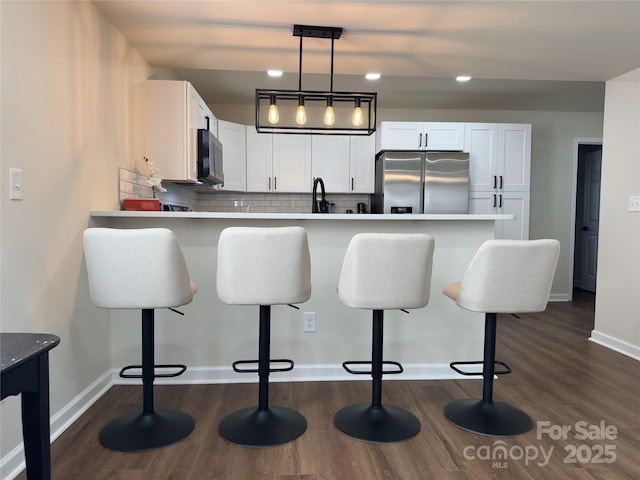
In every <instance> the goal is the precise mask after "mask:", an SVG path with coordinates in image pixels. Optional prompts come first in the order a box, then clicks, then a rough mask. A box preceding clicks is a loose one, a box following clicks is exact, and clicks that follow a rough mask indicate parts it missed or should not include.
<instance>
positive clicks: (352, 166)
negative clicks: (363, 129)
mask: <svg viewBox="0 0 640 480" xmlns="http://www.w3.org/2000/svg"><path fill="white" fill-rule="evenodd" d="M375 147H376V139H375V133H374V134H373V135H369V136H366V137H359V136H353V137H351V142H350V149H351V151H350V155H349V172H350V179H349V182H350V185H349V187H350V189H349V192H351V193H374V191H375V167H376V155H375Z"/></svg>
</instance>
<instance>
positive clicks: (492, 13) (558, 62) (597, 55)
mask: <svg viewBox="0 0 640 480" xmlns="http://www.w3.org/2000/svg"><path fill="white" fill-rule="evenodd" d="M94 3H95V4H96V6H97V7H98V8H99V9H100V10H101V11H102V12H103V13H104V15H105V16H106V17H107V18H108V19H109V20H110V21H111V23H113V24H114V25H115V27H116V28H117V29H118V30H120V32H122V34H123V35H124V36H125V37H126V38H127V40H128V41H129V42H130V43H131V44H132V45H133V46H134V47H135V48H136V50H138V52H140V54H141V55H142V56H143V57H144V59H145V60H146V61H147V62H148V63H149V64H150V65H151V66H152V67H155V68H156V69H157V70H156V73H155V76H158V77H159V78H160V77H162V78H179V79H183V80H189V81H190V82H191V83H193V85H194V86H195V88H196V89H197V90H198V92H199V93H200V94H201V95H202V97H203V98H204V100H205V101H206V102H207V103H208V104H209V105H211V106H215V105H216V104H231V105H240V104H251V103H253V102H254V94H255V89H256V88H276V89H292V90H295V89H297V88H298V80H299V77H298V72H299V68H298V65H299V48H300V39H299V37H294V36H293V34H292V27H293V25H294V24H302V25H320V26H332V27H342V28H343V33H342V36H341V38H340V39H339V40H336V42H335V61H334V62H335V63H334V72H335V74H334V90H335V91H353V92H355V91H360V92H369V91H376V92H378V107H379V108H436V109H440V108H442V109H500V110H509V109H514V110H560V111H563V110H564V111H602V109H603V105H604V82H605V81H606V80H609V79H611V78H614V77H616V76H618V75H621V74H623V73H626V72H628V71H631V70H633V69H635V68H638V67H640V0H627V1H606V0H600V1H595V0H591V1H576V0H572V1H558V0H548V1H517V0H513V1H485V0H471V1H457V0H449V1H401V0H394V1H373V0H353V1H334V0H309V1H305V0H297V1H271V0H261V1H250V0H232V1H218V0H208V1H207V0H200V1H172V0H144V1H138V0H126V1H119V0H108V1H95V2H94ZM302 59H303V64H302V71H303V76H302V88H303V89H304V90H325V91H327V90H329V84H330V75H329V74H330V62H331V42H330V40H326V39H314V38H304V40H303V56H302ZM269 68H279V69H281V70H283V71H284V72H285V74H284V75H283V76H282V77H280V78H278V79H273V78H270V77H267V75H266V70H267V69H269ZM372 71H375V72H379V73H381V74H382V78H381V79H380V80H378V81H376V82H370V81H367V80H365V79H364V77H363V76H364V74H365V73H366V72H372ZM458 74H468V75H471V76H472V77H473V79H472V80H471V81H470V82H467V83H464V84H461V83H457V82H455V80H454V77H455V76H456V75H458Z"/></svg>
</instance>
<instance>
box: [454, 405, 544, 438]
mask: <svg viewBox="0 0 640 480" xmlns="http://www.w3.org/2000/svg"><path fill="white" fill-rule="evenodd" d="M444 415H445V416H446V417H447V418H448V419H449V420H450V421H451V422H452V423H454V424H455V425H457V426H458V427H460V428H462V429H463V430H467V431H469V432H473V433H479V434H481V435H489V436H492V437H512V436H514V435H520V434H522V433H526V432H528V431H529V430H531V429H532V428H533V422H532V421H531V418H529V415H527V414H526V413H524V412H523V411H522V410H518V409H517V408H515V407H512V406H511V405H507V404H506V403H502V402H483V401H482V400H477V399H474V398H465V399H462V400H455V401H453V402H451V403H449V404H448V405H447V406H446V407H444Z"/></svg>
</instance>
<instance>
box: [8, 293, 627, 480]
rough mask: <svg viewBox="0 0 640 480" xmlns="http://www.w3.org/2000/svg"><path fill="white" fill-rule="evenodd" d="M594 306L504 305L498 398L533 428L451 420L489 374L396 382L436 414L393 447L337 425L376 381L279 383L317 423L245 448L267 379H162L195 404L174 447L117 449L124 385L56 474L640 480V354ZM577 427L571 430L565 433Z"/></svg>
mask: <svg viewBox="0 0 640 480" xmlns="http://www.w3.org/2000/svg"><path fill="white" fill-rule="evenodd" d="M593 311H594V302H593V296H592V295H591V294H588V293H586V292H579V291H578V292H576V296H575V300H574V301H573V302H560V303H550V304H549V306H548V308H547V310H546V311H545V312H544V313H540V314H527V315H520V318H518V319H516V318H514V317H512V316H510V315H499V317H498V347H497V358H498V359H501V360H504V361H506V362H508V363H509V364H510V365H511V367H512V368H513V370H514V373H513V374H511V375H503V376H501V377H500V379H499V380H498V381H496V382H495V389H494V399H495V400H499V401H504V402H507V403H510V404H512V405H515V406H518V407H519V408H521V409H523V410H525V411H526V412H527V413H528V414H529V415H530V416H531V417H532V419H533V420H534V429H533V430H532V431H531V432H529V433H526V434H524V435H520V436H517V437H512V438H492V437H486V436H480V435H475V434H472V433H469V432H466V431H463V430H461V429H459V428H457V427H455V426H454V425H453V424H451V423H449V422H448V421H447V420H446V419H445V418H444V416H443V413H442V410H443V407H444V406H445V405H446V404H447V403H448V402H449V401H451V400H454V399H458V398H465V397H477V398H479V397H480V396H481V380H431V381H404V380H388V381H385V383H384V391H383V402H384V403H386V404H390V405H398V406H401V407H404V408H407V409H409V410H411V411H412V412H413V413H414V414H415V415H416V416H417V417H418V418H419V419H420V422H421V424H422V429H421V431H420V432H419V433H418V435H417V436H415V437H413V438H412V439H410V440H407V441H404V442H400V443H393V444H373V443H366V442H362V441H358V440H354V439H352V438H350V437H348V436H346V435H344V434H343V433H341V432H340V431H338V430H337V429H336V428H335V427H334V425H333V415H334V413H335V412H336V411H337V410H338V409H339V408H341V407H343V406H345V405H348V404H350V403H355V402H363V401H367V400H368V399H369V398H370V392H371V390H370V388H371V386H370V382H365V381H353V382H350V381H348V382H307V383H272V384H271V399H270V402H271V404H272V405H285V406H290V407H292V408H295V409H297V410H299V411H300V412H301V413H303V414H304V415H305V417H306V418H307V421H308V429H307V431H306V432H305V433H304V434H303V435H302V436H301V437H300V438H298V439H297V440H295V441H293V442H291V443H288V444H285V445H282V446H278V447H271V448H244V447H240V446H237V445H233V444H230V443H228V442H227V441H225V440H223V439H222V438H221V437H220V436H219V435H218V431H217V429H218V423H219V422H220V420H221V419H222V418H223V417H224V415H225V414H227V413H229V412H230V411H233V410H235V409H237V408H240V407H244V406H250V405H254V404H255V402H256V399H257V386H256V384H233V385H185V386H157V387H156V406H157V407H160V408H179V409H182V410H184V411H187V412H189V413H190V414H191V415H192V416H193V417H194V418H195V420H196V427H195V430H194V431H193V433H192V434H191V435H189V436H188V437H187V438H186V439H184V440H182V441H180V442H178V443H176V444H174V445H170V446H168V447H165V448H161V449H158V450H153V451H149V452H143V453H135V454H134V453H121V452H116V451H111V450H108V449H105V448H103V447H102V446H101V445H100V444H99V442H98V432H99V430H100V429H101V427H102V426H103V425H104V424H105V423H106V422H107V421H109V420H111V419H112V418H115V417H117V416H119V415H121V414H124V413H127V412H130V411H135V410H138V409H139V406H140V404H141V389H140V388H139V387H132V386H114V387H113V388H111V389H110V390H109V391H108V392H107V393H106V394H105V395H104V396H103V397H102V398H101V399H100V400H99V401H98V402H97V403H96V404H95V405H93V406H92V407H91V408H90V409H89V410H88V411H87V412H86V413H85V414H84V415H83V416H82V417H81V418H80V419H79V420H78V421H77V422H75V423H74V424H73V425H72V426H71V427H70V428H69V429H68V430H67V431H66V432H64V434H63V435H62V436H61V437H60V438H58V439H57V440H56V441H55V442H54V444H53V446H52V462H53V467H52V470H53V478H54V479H58V480H71V479H83V480H86V479H92V480H94V479H95V480H152V479H153V480H168V479H194V480H206V479H243V480H244V479H250V480H267V479H268V480H285V479H286V480H294V479H297V480H303V479H304V480H319V479H323V480H325V479H326V480H340V479H367V480H368V479H375V480H378V479H393V480H398V479H400V480H425V479H437V480H440V479H444V480H448V479H451V480H453V479H456V480H463V479H473V480H475V479H495V480H497V479H509V480H512V479H576V480H578V479H616V480H619V479H638V478H640V364H639V363H638V362H637V361H635V360H633V359H631V358H628V357H625V356H624V355H621V354H618V353H616V352H613V351H611V350H608V349H606V348H604V347H602V346H599V345H597V344H595V343H593V342H590V341H589V340H588V338H589V334H590V331H591V330H592V328H593ZM537 422H544V423H543V424H541V425H544V426H545V427H546V428H538V423H537ZM563 425H568V426H570V430H569V431H568V432H567V433H566V435H565V436H564V437H562V436H561V435H560V434H559V432H561V429H562V426H563ZM603 426H604V428H602V427H603ZM614 431H615V433H614ZM556 434H558V435H556ZM585 434H586V436H587V437H588V438H583V437H584V436H585ZM603 434H607V435H608V437H609V438H601V437H602V436H603ZM505 452H506V454H504V453H505ZM501 453H503V455H502V456H500V455H499V454H501ZM18 478H20V479H24V478H26V476H25V474H24V473H22V474H21V475H20V476H19V477H18Z"/></svg>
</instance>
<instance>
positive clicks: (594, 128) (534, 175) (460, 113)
mask: <svg viewBox="0 0 640 480" xmlns="http://www.w3.org/2000/svg"><path fill="white" fill-rule="evenodd" d="M210 107H211V108H212V110H213V112H214V113H215V114H216V116H217V117H218V118H220V119H223V120H228V121H231V122H237V123H246V124H249V125H250V124H251V123H252V122H253V118H254V116H255V112H254V109H253V107H252V106H246V105H234V106H230V105H213V106H210ZM602 118H603V115H602V113H601V112H591V113H590V112H538V111H503V110H417V109H416V110H391V109H387V110H379V111H378V121H384V120H390V121H391V120H406V121H433V122H439V121H442V122H465V121H466V122H504V123H531V125H532V133H531V210H530V219H529V236H530V238H556V239H558V240H559V241H560V244H561V250H560V258H559V260H558V269H557V270H556V275H555V278H554V281H553V287H552V289H551V294H552V297H555V298H558V299H568V298H569V295H570V293H571V292H569V291H568V286H569V284H570V279H571V266H572V259H571V256H570V253H571V249H570V242H571V238H572V237H571V222H572V217H571V212H572V209H571V207H572V198H571V186H572V184H573V181H574V179H573V170H572V168H573V140H574V138H577V137H581V138H586V137H591V138H600V137H602Z"/></svg>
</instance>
